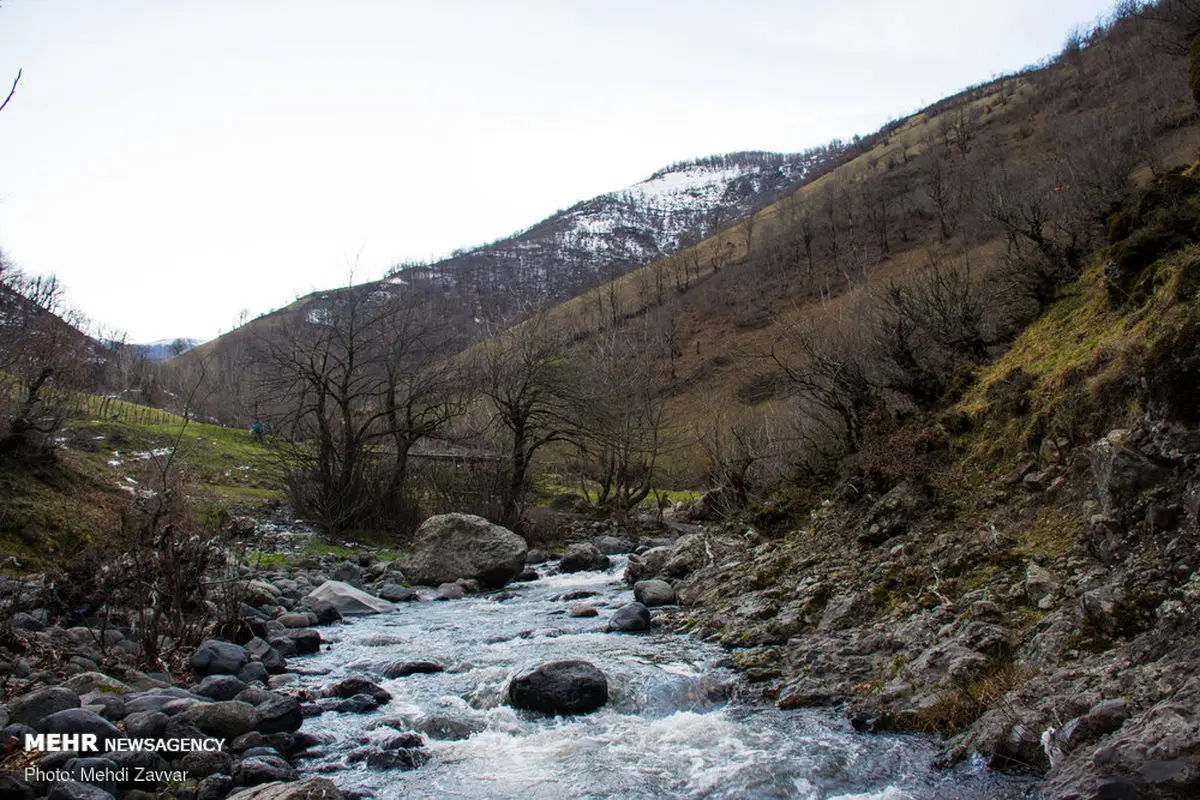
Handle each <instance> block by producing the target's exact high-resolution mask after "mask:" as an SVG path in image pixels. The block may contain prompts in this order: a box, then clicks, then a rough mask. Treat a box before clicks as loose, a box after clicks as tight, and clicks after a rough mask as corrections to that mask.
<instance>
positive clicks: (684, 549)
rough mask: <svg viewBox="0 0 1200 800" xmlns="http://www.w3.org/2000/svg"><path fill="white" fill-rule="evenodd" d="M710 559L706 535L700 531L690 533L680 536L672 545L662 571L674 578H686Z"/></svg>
mask: <svg viewBox="0 0 1200 800" xmlns="http://www.w3.org/2000/svg"><path fill="white" fill-rule="evenodd" d="M708 561H709V554H708V546H707V544H706V542H705V540H704V537H703V536H702V535H700V534H698V533H690V534H687V535H686V536H681V537H679V541H677V542H675V544H674V545H673V546H672V547H671V549H670V553H669V555H668V557H667V560H666V562H665V563H663V565H662V567H661V568H660V572H661V573H662V574H663V575H667V576H670V577H672V578H686V577H687V576H688V575H691V574H692V573H693V572H695V571H696V570H698V569H700V568H701V567H703V566H704V565H705V564H707V563H708Z"/></svg>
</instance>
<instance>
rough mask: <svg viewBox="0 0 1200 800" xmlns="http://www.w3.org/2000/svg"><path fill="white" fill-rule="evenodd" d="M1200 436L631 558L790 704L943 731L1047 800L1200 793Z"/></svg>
mask: <svg viewBox="0 0 1200 800" xmlns="http://www.w3.org/2000/svg"><path fill="white" fill-rule="evenodd" d="M1198 463H1200V439H1198V438H1197V436H1196V434H1195V432H1194V431H1189V430H1187V429H1185V428H1181V427H1173V426H1167V425H1161V424H1158V425H1155V424H1151V423H1148V422H1142V423H1139V424H1138V425H1136V426H1135V427H1133V428H1132V429H1122V430H1114V431H1112V432H1110V433H1109V434H1107V435H1106V436H1104V437H1102V438H1101V439H1100V440H1098V441H1095V442H1089V443H1087V444H1084V445H1080V446H1075V447H1072V446H1071V445H1070V444H1069V443H1068V442H1067V441H1066V440H1054V439H1046V440H1044V441H1043V442H1042V444H1041V446H1040V448H1039V449H1038V452H1036V453H1032V452H1031V453H1028V454H1026V455H1025V456H1024V457H1023V458H1022V459H1019V466H1018V467H1017V468H1016V469H1015V470H1014V471H1012V472H1010V473H1009V474H1006V475H1004V476H1001V477H999V478H995V479H993V480H990V481H988V482H987V483H985V484H983V485H981V486H979V487H978V489H977V490H975V491H974V492H973V495H972V501H973V502H974V504H975V507H976V509H977V512H976V513H974V514H973V515H972V516H971V518H972V519H973V524H964V522H963V518H964V517H966V516H968V515H966V514H962V513H959V511H960V510H959V509H955V508H951V507H950V505H949V502H948V499H947V498H949V497H954V496H957V497H959V498H962V497H963V493H962V492H961V491H959V492H954V491H952V490H945V491H944V492H943V493H941V494H939V493H937V492H936V491H935V492H930V491H928V490H923V489H918V488H916V487H914V486H912V485H909V484H901V485H899V486H897V487H896V488H894V489H893V490H891V491H889V492H887V493H886V494H885V495H884V496H882V497H874V498H872V497H865V498H857V497H854V496H853V492H852V491H850V490H849V489H851V488H852V487H846V486H843V487H842V494H841V495H840V496H835V497H833V498H831V499H830V500H829V501H827V502H826V503H825V504H823V505H822V506H821V507H820V508H818V510H816V511H814V512H813V513H812V514H811V515H810V517H809V519H808V523H807V525H805V526H804V527H802V528H798V529H796V530H793V531H791V532H789V533H787V534H786V535H783V536H780V537H775V538H770V539H768V538H766V537H764V536H763V535H761V534H760V533H758V532H756V531H755V530H754V529H753V528H752V527H748V526H745V525H741V526H736V525H725V526H719V527H713V528H710V529H706V530H705V531H703V532H702V533H699V534H694V535H689V536H685V537H683V538H681V539H680V540H679V541H678V542H677V543H676V544H675V545H674V546H672V547H669V548H656V549H653V550H651V551H649V552H646V553H643V554H642V555H640V556H635V557H633V558H632V559H631V560H630V565H629V568H628V574H627V580H629V581H630V582H634V581H642V580H646V579H648V578H655V577H657V578H660V579H665V580H667V581H670V582H671V583H672V584H673V588H674V590H675V591H676V592H677V593H678V595H679V598H680V602H681V603H682V604H683V605H684V607H685V608H686V609H687V611H686V613H685V614H684V615H683V618H682V620H681V621H680V625H681V627H683V628H686V629H689V630H692V631H695V632H698V633H700V634H701V635H704V636H707V637H710V638H712V639H714V640H717V641H719V642H721V643H722V644H723V645H725V646H726V647H728V648H730V649H731V650H732V651H733V653H734V655H735V659H736V661H737V663H738V665H739V667H740V668H741V669H742V671H743V673H744V674H745V675H746V676H747V677H748V678H749V679H750V680H752V681H753V682H754V684H755V686H756V687H757V691H758V692H759V693H760V694H761V695H762V696H763V697H765V698H768V699H772V700H774V701H775V702H776V703H777V704H778V705H779V707H780V708H799V707H805V706H839V707H842V708H844V709H845V710H846V712H847V713H848V714H849V715H850V717H851V719H852V720H853V722H854V724H855V726H856V727H858V728H860V729H862V730H869V731H889V730H917V731H930V732H937V733H941V734H943V735H947V736H950V737H952V738H950V740H949V743H948V745H947V747H946V751H945V753H944V756H943V760H944V761H946V762H952V761H955V760H957V759H960V758H963V757H964V756H966V755H968V754H971V753H982V754H984V755H985V756H987V757H988V758H989V759H990V763H991V764H992V765H993V766H994V767H997V768H1003V769H1010V770H1023V771H1028V772H1033V773H1035V774H1038V775H1043V776H1044V777H1045V788H1046V793H1047V795H1048V796H1050V797H1054V798H1064V799H1065V798H1072V799H1074V798H1102V797H1103V798H1126V797H1128V798H1134V797H1139V798H1140V797H1170V798H1175V797H1179V798H1182V797H1196V796H1200V734H1198V733H1197V731H1198V730H1200V704H1198V702H1197V701H1200V677H1197V676H1198V675H1200V633H1198V632H1197V629H1196V627H1195V620H1196V619H1197V618H1198V617H1197V615H1198V613H1200V571H1198V570H1200V537H1198V536H1197V518H1196V516H1197V507H1198V502H1197V498H1198V497H1200V494H1198V493H1200V484H1198V483H1197V480H1196V478H1195V475H1196V466H1197V464H1198Z"/></svg>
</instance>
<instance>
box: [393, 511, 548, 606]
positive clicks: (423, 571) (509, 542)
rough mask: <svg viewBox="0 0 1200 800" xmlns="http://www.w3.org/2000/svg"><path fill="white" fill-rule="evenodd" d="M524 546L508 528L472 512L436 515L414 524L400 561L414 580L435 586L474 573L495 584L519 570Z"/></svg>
mask: <svg viewBox="0 0 1200 800" xmlns="http://www.w3.org/2000/svg"><path fill="white" fill-rule="evenodd" d="M527 552H528V546H527V545H526V544H525V540H524V539H522V538H521V537H520V536H518V535H516V534H515V533H513V532H512V531H510V530H508V529H507V528H503V527H501V526H499V525H494V524H492V523H491V522H488V521H487V520H486V519H484V518H483V517H477V516H474V515H472V514H439V515H437V516H433V517H430V518H429V519H427V520H425V522H423V523H422V524H421V527H420V528H418V529H417V533H416V537H415V539H414V541H413V545H412V549H411V551H410V553H409V555H408V556H407V557H405V558H404V559H403V563H402V564H401V566H402V567H403V569H404V574H405V575H407V576H408V578H409V580H410V581H412V582H413V583H416V584H422V585H429V586H436V585H438V584H440V583H451V582H453V581H455V580H457V579H458V578H474V579H475V580H477V581H479V583H480V584H481V585H483V586H485V587H487V588H493V589H494V588H498V587H500V586H503V585H504V584H506V583H508V582H509V581H511V580H512V579H513V578H515V577H516V576H518V575H520V574H521V571H522V570H523V569H524V567H525V555H526V553H527Z"/></svg>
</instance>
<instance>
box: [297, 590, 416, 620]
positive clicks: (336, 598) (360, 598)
mask: <svg viewBox="0 0 1200 800" xmlns="http://www.w3.org/2000/svg"><path fill="white" fill-rule="evenodd" d="M319 601H326V602H328V603H330V604H331V605H332V606H333V607H334V608H335V609H336V610H337V612H338V614H339V615H340V616H341V617H358V616H365V615H367V614H380V613H382V612H384V611H391V610H392V609H393V608H394V606H393V605H392V604H391V603H389V602H388V601H386V600H381V599H380V598H378V597H375V596H374V595H370V594H367V593H366V592H364V591H362V590H361V589H356V588H355V587H353V586H351V585H350V584H348V583H342V582H341V581H325V583H323V584H321V585H320V586H318V587H317V588H316V589H313V590H312V591H311V592H309V593H308V594H306V595H305V596H304V598H303V602H304V603H306V604H309V607H310V608H313V610H314V611H316V613H317V616H318V617H321V616H322V614H321V611H319V610H318V609H317V608H315V607H314V606H313V605H312V604H313V603H316V602H319ZM326 616H327V615H326ZM339 618H340V617H339Z"/></svg>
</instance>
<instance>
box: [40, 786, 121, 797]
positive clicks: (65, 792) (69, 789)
mask: <svg viewBox="0 0 1200 800" xmlns="http://www.w3.org/2000/svg"><path fill="white" fill-rule="evenodd" d="M46 797H47V798H49V800H113V796H112V795H111V794H109V793H108V792H106V791H104V790H103V789H101V788H100V787H99V786H92V785H91V784H88V783H77V782H75V781H61V782H59V783H56V784H54V785H53V786H51V787H50V793H49V794H48V795H46Z"/></svg>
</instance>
